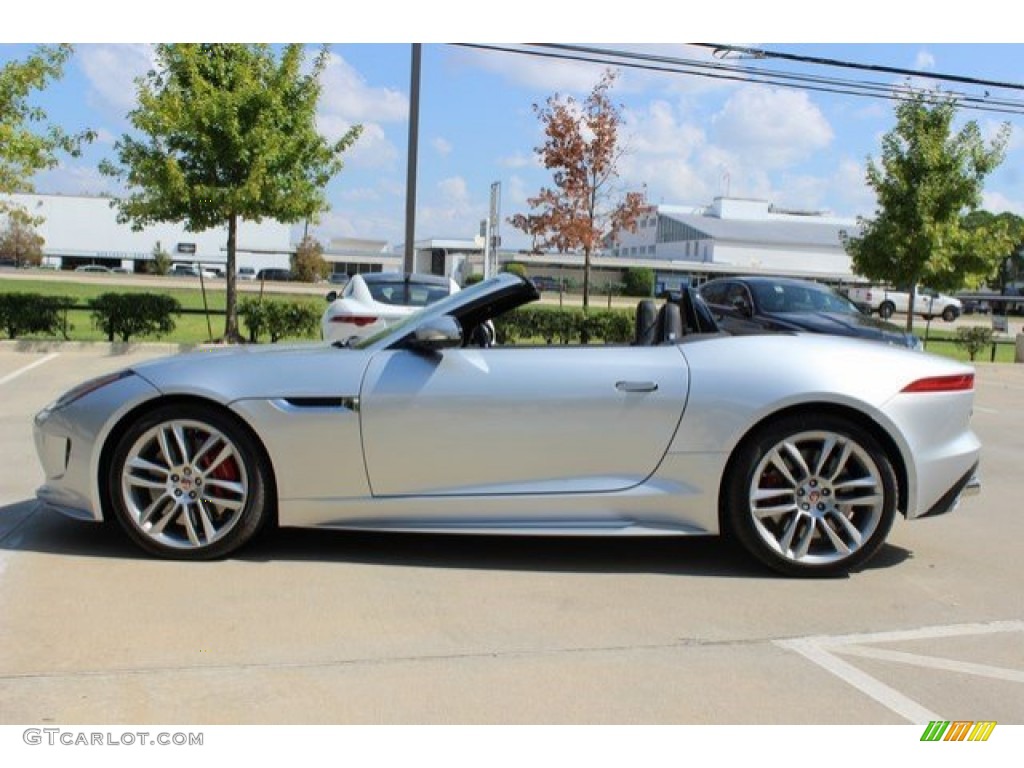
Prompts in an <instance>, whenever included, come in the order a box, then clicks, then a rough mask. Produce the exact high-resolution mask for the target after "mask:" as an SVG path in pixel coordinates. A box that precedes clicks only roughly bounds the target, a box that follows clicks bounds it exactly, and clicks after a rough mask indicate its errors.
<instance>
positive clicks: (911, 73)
mask: <svg viewBox="0 0 1024 768" xmlns="http://www.w3.org/2000/svg"><path fill="white" fill-rule="evenodd" d="M692 45H696V46H700V47H702V48H712V49H714V50H715V51H716V52H718V51H735V52H737V53H744V54H747V55H750V56H754V57H755V58H758V59H784V60H786V61H797V62H801V63H803V64H819V65H822V66H826V67H844V68H848V69H858V70H864V71H869V72H884V73H887V74H891V75H906V76H908V77H922V78H927V79H929V80H941V81H943V82H951V83H963V84H965V85H981V86H987V87H989V88H1007V89H1010V90H1014V91H1024V85H1022V84H1021V83H1009V82H1003V81H999V80H982V79H980V78H976V77H967V76H965V75H949V74H942V73H940V72H928V71H925V70H920V69H904V68H902V67H889V66H885V65H882V64H859V63H856V62H852V61H842V60H840V59H829V58H822V57H820V56H806V55H802V54H796V53H782V52H780V51H769V50H766V49H763V48H742V47H739V46H735V45H724V44H722V43H692Z"/></svg>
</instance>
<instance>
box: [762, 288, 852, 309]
mask: <svg viewBox="0 0 1024 768" xmlns="http://www.w3.org/2000/svg"><path fill="white" fill-rule="evenodd" d="M753 290H754V296H755V298H756V299H757V303H758V306H760V307H761V310H762V311H763V312H832V313H836V314H844V315H859V314H861V312H860V310H859V309H857V306H856V305H855V304H854V303H853V302H851V301H850V300H849V299H847V298H845V297H843V296H840V295H839V294H837V293H833V292H832V291H829V290H824V289H819V288H817V287H812V286H803V285H790V284H786V283H768V284H763V285H756V286H754V288H753Z"/></svg>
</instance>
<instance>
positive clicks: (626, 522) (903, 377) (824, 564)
mask: <svg viewBox="0 0 1024 768" xmlns="http://www.w3.org/2000/svg"><path fill="white" fill-rule="evenodd" d="M536 298H537V291H536V288H535V287H534V286H533V285H532V284H531V283H529V282H528V281H525V280H522V279H521V278H519V277H516V276H514V275H510V274H502V275H499V276H497V277H495V278H492V279H489V280H485V281H483V282H481V283H479V284H477V285H475V286H472V287H470V288H468V289H466V290H463V291H460V292H458V293H455V294H453V295H451V296H449V297H448V298H446V299H443V300H442V301H440V302H438V303H436V304H432V305H430V306H427V307H424V308H423V309H422V310H420V311H419V312H417V313H416V314H414V315H411V316H409V317H408V318H406V319H405V320H403V321H402V322H401V323H399V324H397V325H394V326H391V327H389V328H386V329H384V330H383V331H381V332H380V333H379V334H376V335H373V336H369V337H366V338H364V339H362V340H359V341H355V342H352V343H350V344H348V345H345V344H340V343H335V344H306V345H302V346H294V347H283V348H278V347H239V348H231V349H217V350H211V351H198V352H194V353H191V354H186V355H180V356H176V357H170V358H165V359H162V360H156V361H151V362H147V363H143V364H140V365H138V366H135V367H133V368H132V369H130V370H123V371H120V372H118V373H114V374H111V375H108V376H104V377H102V378H98V379H94V380H92V381H89V382H86V383H84V384H82V385H80V386H78V387H76V388H75V389H73V390H71V391H69V392H68V393H66V394H65V395H63V396H62V397H61V398H60V399H58V400H57V401H56V402H55V403H53V404H52V405H50V406H49V407H47V408H46V409H45V410H43V411H42V412H41V413H39V415H38V416H37V417H36V421H35V428H36V432H35V434H36V447H37V450H38V453H39V456H40V459H41V461H42V464H43V468H44V471H45V475H46V480H45V483H44V485H43V486H42V487H41V488H40V489H39V491H38V496H39V498H40V499H41V500H42V501H43V502H44V503H45V504H47V505H50V506H52V507H55V508H57V509H59V510H61V511H63V512H65V513H67V514H69V515H72V516H74V517H77V518H84V519H88V520H102V519H105V518H115V519H116V520H117V521H118V522H119V523H120V525H121V526H122V527H123V528H124V530H125V531H127V533H128V535H129V536H130V537H131V538H132V539H133V540H134V541H135V542H136V543H137V544H138V545H139V546H140V547H142V548H143V549H144V550H146V551H148V552H150V553H153V554H156V555H161V556H167V557H176V558H183V559H206V558H215V557H222V556H224V555H227V554H229V553H231V552H234V551H236V550H237V549H238V548H239V547H242V546H243V545H245V544H246V542H248V541H249V540H250V539H251V538H252V537H253V536H254V535H255V534H256V533H257V532H258V531H260V529H262V528H265V527H267V526H273V525H278V526H301V527H310V528H337V529H350V530H374V531H407V532H408V531H421V532H443V533H456V532H459V533H473V534H481V533H487V534H520V535H574V536H575V535H600V536H690V535H712V534H719V533H727V534H730V535H732V536H734V537H735V539H736V540H738V542H739V543H740V544H741V545H742V546H743V547H744V548H745V549H746V550H748V551H749V552H750V554H751V555H753V556H754V557H756V558H757V559H759V560H760V561H762V562H763V563H765V564H766V565H768V566H770V567H771V568H774V569H775V570H777V571H781V572H783V573H786V574H790V575H826V574H837V573H846V572H848V571H850V570H851V569H855V568H857V567H859V566H861V565H862V564H863V563H864V562H865V561H867V560H868V559H869V558H870V557H871V556H872V555H873V554H874V553H875V552H876V551H877V550H878V549H879V547H880V546H881V545H882V543H883V542H884V540H885V538H886V535H887V534H888V532H889V529H890V526H891V525H892V523H893V519H894V517H895V515H896V513H897V512H899V513H901V514H903V515H904V516H905V517H907V518H918V517H926V516H929V515H939V514H942V513H944V512H947V511H949V510H951V509H953V508H954V507H955V506H956V505H957V502H958V500H959V498H960V496H961V495H962V494H964V493H965V492H973V491H975V490H977V488H978V482H977V480H976V474H975V473H976V469H977V463H978V455H979V444H978V441H977V439H976V438H975V436H974V434H973V433H972V432H971V429H970V427H969V418H970V414H971V408H972V401H973V395H974V392H973V389H974V374H973V371H972V369H971V368H970V367H967V366H964V365H962V364H959V363H956V362H953V361H950V360H946V359H943V358H939V357H934V356H931V355H928V354H922V353H917V352H911V351H907V350H904V349H897V348H893V347H890V346H887V345H884V344H879V343H876V342H871V341H864V340H859V339H843V338H835V337H829V336H823V335H815V334H808V335H800V334H766V335H749V336H728V335H725V334H722V333H720V332H718V330H717V329H716V328H715V325H714V320H713V318H712V316H711V314H710V313H709V312H708V311H707V307H706V306H705V305H704V304H703V303H702V302H701V300H700V299H699V298H697V297H696V296H695V295H694V294H693V293H692V292H691V291H686V292H683V294H682V296H681V297H680V299H679V300H678V301H676V302H667V303H665V304H663V305H662V306H661V307H660V308H659V309H658V312H657V316H656V318H655V320H656V322H655V323H654V326H653V327H639V326H640V325H641V324H640V323H638V332H637V338H636V340H635V341H634V343H633V344H629V345H621V346H597V345H594V346H563V345H555V346H530V345H517V346H494V345H492V344H491V343H490V340H491V339H492V338H493V335H492V334H489V333H480V332H479V329H480V327H481V326H483V325H485V324H487V323H488V322H489V321H492V320H493V319H495V318H497V317H499V316H500V315H501V314H503V313H505V312H507V311H509V310H511V309H513V308H515V307H517V306H519V305H521V304H525V303H527V302H529V301H532V300H534V299H536ZM649 308H650V307H649V305H648V306H647V309H648V310H649ZM641 314H643V316H644V317H648V316H649V313H641ZM638 316H640V315H638ZM499 322H500V321H499Z"/></svg>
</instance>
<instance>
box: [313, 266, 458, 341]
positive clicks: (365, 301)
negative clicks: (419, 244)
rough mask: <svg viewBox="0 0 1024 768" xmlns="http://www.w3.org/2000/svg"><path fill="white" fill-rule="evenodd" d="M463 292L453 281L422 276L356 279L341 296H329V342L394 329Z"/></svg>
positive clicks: (325, 322) (324, 324) (323, 324)
mask: <svg viewBox="0 0 1024 768" xmlns="http://www.w3.org/2000/svg"><path fill="white" fill-rule="evenodd" d="M458 290H459V285H458V283H456V282H455V281H454V280H452V279H451V278H447V277H439V276H437V275H424V274H418V273H412V274H405V273H402V272H370V273H366V274H361V275H353V276H352V278H351V279H350V280H349V281H348V283H347V284H346V285H345V288H344V289H343V290H342V291H341V293H340V294H339V293H337V292H336V291H331V292H330V293H328V294H327V301H328V306H327V309H326V310H325V311H324V314H323V317H322V318H321V320H320V329H321V332H322V335H323V338H324V339H326V340H327V341H348V340H350V339H353V338H362V337H364V336H369V335H371V334H374V333H377V332H378V331H380V330H383V329H384V328H386V327H387V326H389V325H394V324H395V323H396V322H398V321H399V320H401V319H403V318H405V317H407V316H408V315H411V314H412V313H413V312H415V311H416V310H417V309H418V308H420V307H425V306H427V305H428V304H433V303H434V302H437V301H440V300H441V299H444V298H446V297H448V296H449V295H451V294H452V293H455V292H456V291H458Z"/></svg>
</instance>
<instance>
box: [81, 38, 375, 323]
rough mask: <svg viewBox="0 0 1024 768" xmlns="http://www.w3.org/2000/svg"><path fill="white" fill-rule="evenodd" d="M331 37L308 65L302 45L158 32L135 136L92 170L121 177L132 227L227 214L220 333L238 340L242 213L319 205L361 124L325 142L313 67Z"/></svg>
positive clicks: (317, 68)
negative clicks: (215, 40) (163, 38)
mask: <svg viewBox="0 0 1024 768" xmlns="http://www.w3.org/2000/svg"><path fill="white" fill-rule="evenodd" d="M327 57H328V49H327V47H326V46H324V47H323V48H321V49H320V53H319V54H318V55H317V57H316V59H315V60H314V62H313V66H312V67H311V68H307V67H306V64H305V48H304V47H303V46H301V45H288V46H285V47H284V48H283V49H282V50H281V53H280V55H277V54H276V53H275V51H274V49H273V48H271V47H270V46H268V45H242V44H163V45H158V46H156V67H155V68H154V70H153V71H151V72H150V73H148V74H147V75H145V76H144V77H142V78H140V79H139V81H138V83H137V86H138V98H139V104H138V107H136V109H135V110H133V111H132V112H131V113H130V114H129V119H130V120H131V123H132V126H133V127H134V128H135V130H136V131H137V132H138V134H137V136H132V135H125V136H123V137H122V138H121V139H120V140H119V141H118V142H117V144H116V145H115V150H116V152H117V156H118V162H117V163H116V164H115V163H114V162H110V161H108V162H105V163H104V164H103V165H102V166H101V170H102V171H103V172H104V173H106V174H108V175H110V176H114V177H116V178H119V179H121V180H122V181H123V182H124V183H125V185H126V187H127V194H126V196H124V197H122V198H120V199H118V200H117V201H116V203H115V205H116V207H117V208H118V219H119V221H121V222H122V223H124V222H130V223H131V225H132V227H133V228H134V229H136V230H139V229H142V228H143V227H145V226H147V225H149V224H153V223H156V222H183V223H184V225H185V228H186V229H187V230H189V231H192V232H200V231H203V230H207V229H211V228H214V227H219V226H226V227H227V232H228V240H227V265H226V272H227V300H226V310H227V312H226V319H225V326H224V338H225V340H227V341H240V340H241V338H242V337H241V334H240V333H239V330H238V310H237V286H236V268H235V267H236V250H237V246H238V226H239V222H240V221H242V220H245V221H252V222H259V221H261V220H263V219H264V218H269V219H275V220H277V221H280V222H285V223H294V222H297V221H302V220H306V219H309V220H315V219H316V217H317V216H318V214H320V213H321V212H322V211H324V210H326V209H327V199H326V195H325V191H324V190H325V188H326V186H327V183H328V182H329V181H330V180H331V178H333V177H334V176H335V175H337V174H338V173H339V172H340V171H341V169H342V165H343V161H342V155H343V153H344V152H345V151H346V150H347V149H348V148H349V147H351V146H352V144H353V143H354V142H355V141H356V139H357V138H358V137H359V135H360V132H361V126H358V125H357V126H354V127H352V128H351V129H349V130H348V131H347V132H346V133H345V135H344V136H342V137H341V138H340V139H339V140H338V141H335V142H333V143H332V142H328V141H327V140H326V139H325V138H324V137H323V136H322V135H321V134H320V133H319V132H318V131H317V128H316V109H317V103H318V101H319V98H320V89H321V86H320V75H321V73H322V72H323V69H324V67H325V66H326V64H327Z"/></svg>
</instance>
